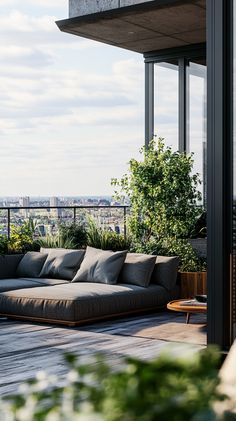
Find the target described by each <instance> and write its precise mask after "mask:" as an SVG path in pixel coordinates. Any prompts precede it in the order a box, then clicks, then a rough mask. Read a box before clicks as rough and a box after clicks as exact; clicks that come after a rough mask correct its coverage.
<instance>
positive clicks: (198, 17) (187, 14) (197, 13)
mask: <svg viewBox="0 0 236 421" xmlns="http://www.w3.org/2000/svg"><path fill="white" fill-rule="evenodd" d="M123 20H125V21H127V22H130V23H133V24H135V25H140V26H142V27H144V28H146V27H148V28H149V29H152V30H153V31H156V32H159V33H160V32H161V33H162V34H165V35H172V34H175V33H178V32H187V31H191V30H193V29H194V30H197V29H204V28H205V26H206V13H205V10H204V9H202V8H201V7H199V6H196V5H195V4H183V5H173V6H169V7H166V8H160V9H155V10H149V11H147V12H143V13H140V12H137V13H134V14H132V15H131V14H130V15H128V16H126V17H124V18H123Z"/></svg>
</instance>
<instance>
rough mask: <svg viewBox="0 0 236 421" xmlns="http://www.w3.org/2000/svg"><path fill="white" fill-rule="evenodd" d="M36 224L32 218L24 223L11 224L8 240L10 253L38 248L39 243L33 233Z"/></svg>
mask: <svg viewBox="0 0 236 421" xmlns="http://www.w3.org/2000/svg"><path fill="white" fill-rule="evenodd" d="M34 231H35V224H34V222H33V220H32V219H29V220H28V221H25V222H24V223H23V224H22V225H11V236H10V239H9V240H7V252H8V253H25V252H27V251H30V250H37V249H38V245H37V243H36V242H35V241H34V238H33V235H34Z"/></svg>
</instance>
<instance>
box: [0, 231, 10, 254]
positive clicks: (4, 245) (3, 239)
mask: <svg viewBox="0 0 236 421" xmlns="http://www.w3.org/2000/svg"><path fill="white" fill-rule="evenodd" d="M7 252H8V238H7V236H6V235H0V255H1V254H7Z"/></svg>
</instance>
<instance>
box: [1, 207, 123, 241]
mask: <svg viewBox="0 0 236 421" xmlns="http://www.w3.org/2000/svg"><path fill="white" fill-rule="evenodd" d="M128 209H129V206H120V205H119V206H118V205H117V206H108V205H106V206H105V205H104V206H99V205H97V206H94V205H91V206H90V205H89V206H84V205H77V206H15V207H7V206H5V207H0V226H5V228H6V229H5V231H6V235H7V237H8V238H9V239H10V237H11V226H12V225H18V226H19V225H22V223H23V222H24V221H27V220H29V218H31V219H32V220H34V219H35V218H39V215H33V216H31V215H30V213H31V212H34V213H35V212H36V211H40V212H41V211H45V215H44V216H42V222H43V220H44V219H45V218H47V220H48V221H50V220H52V219H54V220H57V222H58V223H60V222H62V221H63V222H64V221H68V220H69V221H72V222H80V221H81V222H82V221H83V222H84V221H85V220H86V214H87V215H89V216H93V217H94V216H95V219H96V218H97V219H99V218H100V223H101V225H107V226H109V218H110V219H111V218H112V215H111V213H110V214H109V215H107V211H110V212H113V211H115V210H116V211H119V212H120V211H121V214H118V213H117V215H116V216H115V217H116V219H117V221H119V222H120V226H121V227H122V229H121V232H123V234H124V236H126V234H127V225H126V216H127V210H128ZM53 211H56V212H55V214H54V215H52V213H53ZM62 211H67V213H66V214H64V215H63V212H62ZM102 211H106V215H103V216H99V214H100V215H101V213H102ZM22 212H25V215H22ZM82 212H83V214H81V213H82ZM4 213H6V214H5V216H4ZM13 216H14V219H15V220H14V221H13ZM106 220H107V222H106V223H104V222H105V221H106ZM39 223H40V222H39Z"/></svg>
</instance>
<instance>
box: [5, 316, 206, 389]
mask: <svg viewBox="0 0 236 421" xmlns="http://www.w3.org/2000/svg"><path fill="white" fill-rule="evenodd" d="M205 345H206V315H203V314H199V315H192V318H191V320H190V324H188V325H186V324H185V315H184V314H181V313H174V312H173V313H171V312H167V311H165V312H159V313H155V314H149V315H145V316H136V317H129V318H126V319H119V320H115V321H114V320H112V321H106V322H100V323H96V324H93V325H88V326H83V327H77V328H69V327H61V326H52V325H46V324H39V323H37V324H36V323H29V322H19V321H13V320H7V319H6V318H1V319H0V395H2V396H3V395H7V394H11V393H15V392H17V390H18V387H19V385H20V384H21V383H22V382H24V381H26V380H29V379H31V378H32V377H33V376H34V375H35V373H37V372H38V371H41V370H44V371H46V372H47V373H49V374H57V375H59V376H61V377H62V378H63V376H64V375H65V374H66V372H67V368H66V366H65V364H64V360H63V354H64V352H73V353H75V354H78V355H80V356H81V359H82V360H83V358H84V359H85V360H86V361H87V358H89V357H91V356H92V355H94V354H96V353H99V352H101V353H105V354H106V356H107V360H108V362H109V363H110V364H112V365H113V366H117V365H119V364H120V362H121V357H123V356H133V357H138V358H141V359H145V360H149V359H152V358H155V357H157V356H158V355H159V354H160V352H163V349H165V348H166V347H167V346H168V347H169V350H170V352H172V353H176V354H178V355H180V354H181V355H183V353H184V352H187V353H189V352H190V353H194V352H196V351H198V350H200V349H202V348H203V347H205Z"/></svg>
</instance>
